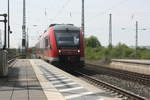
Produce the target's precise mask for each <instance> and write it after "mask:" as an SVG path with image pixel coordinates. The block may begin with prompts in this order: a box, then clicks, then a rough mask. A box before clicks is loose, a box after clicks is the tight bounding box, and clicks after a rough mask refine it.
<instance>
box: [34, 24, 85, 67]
mask: <svg viewBox="0 0 150 100" xmlns="http://www.w3.org/2000/svg"><path fill="white" fill-rule="evenodd" d="M83 41H84V35H83V33H82V31H81V30H80V28H78V27H76V26H74V25H73V24H52V25H50V27H49V28H48V30H47V31H46V32H45V33H43V34H42V35H41V36H40V38H39V40H38V43H37V44H36V55H37V57H39V58H42V59H45V60H47V61H49V62H51V63H54V64H55V63H63V64H73V65H77V64H78V65H81V66H84V42H83Z"/></svg>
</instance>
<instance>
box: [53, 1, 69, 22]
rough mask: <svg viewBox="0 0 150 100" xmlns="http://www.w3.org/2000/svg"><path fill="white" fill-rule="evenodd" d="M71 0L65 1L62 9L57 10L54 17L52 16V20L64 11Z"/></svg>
mask: <svg viewBox="0 0 150 100" xmlns="http://www.w3.org/2000/svg"><path fill="white" fill-rule="evenodd" d="M70 1H71V0H67V1H66V2H65V3H64V4H63V5H62V7H61V8H60V10H58V12H57V13H56V15H55V16H54V18H53V20H54V19H55V18H56V17H59V15H60V14H61V13H62V12H63V11H64V9H65V8H66V7H67V5H68V4H69V3H70Z"/></svg>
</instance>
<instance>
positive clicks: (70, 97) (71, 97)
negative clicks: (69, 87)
mask: <svg viewBox="0 0 150 100" xmlns="http://www.w3.org/2000/svg"><path fill="white" fill-rule="evenodd" d="M92 94H93V92H84V93H80V94H74V95H70V96H65V98H66V99H74V98H77V97H81V96H85V95H92ZM93 95H94V94H93Z"/></svg>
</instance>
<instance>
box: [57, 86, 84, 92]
mask: <svg viewBox="0 0 150 100" xmlns="http://www.w3.org/2000/svg"><path fill="white" fill-rule="evenodd" d="M78 89H83V87H75V88H68V89H59V92H67V91H72V90H78Z"/></svg>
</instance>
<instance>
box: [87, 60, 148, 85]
mask: <svg viewBox="0 0 150 100" xmlns="http://www.w3.org/2000/svg"><path fill="white" fill-rule="evenodd" d="M86 65H87V66H92V67H94V68H96V69H98V68H99V70H101V71H102V70H103V71H105V72H107V73H108V74H110V75H114V76H119V77H122V78H124V79H127V80H132V81H136V82H138V83H139V84H143V85H147V86H150V75H145V74H139V73H135V72H129V71H124V70H119V69H113V68H108V67H105V66H98V65H94V64H89V63H87V64H86Z"/></svg>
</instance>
